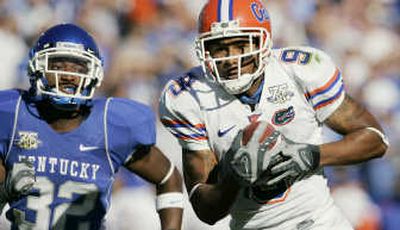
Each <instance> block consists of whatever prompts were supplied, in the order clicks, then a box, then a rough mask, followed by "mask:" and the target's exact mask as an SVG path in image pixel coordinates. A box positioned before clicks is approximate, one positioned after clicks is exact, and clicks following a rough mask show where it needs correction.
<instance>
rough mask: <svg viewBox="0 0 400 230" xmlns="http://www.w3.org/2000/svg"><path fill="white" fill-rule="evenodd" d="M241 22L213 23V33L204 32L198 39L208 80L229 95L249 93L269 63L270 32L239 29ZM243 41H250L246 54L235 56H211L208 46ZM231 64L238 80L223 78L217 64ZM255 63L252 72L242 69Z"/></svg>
mask: <svg viewBox="0 0 400 230" xmlns="http://www.w3.org/2000/svg"><path fill="white" fill-rule="evenodd" d="M238 25H239V23H238V21H230V22H221V23H213V24H212V27H211V32H206V33H202V34H201V35H200V36H199V38H198V39H197V40H196V52H197V55H198V58H199V60H200V62H201V65H202V67H203V71H204V72H205V73H206V76H207V78H208V79H210V80H212V81H215V82H217V83H219V84H220V85H221V86H222V87H223V88H224V89H225V90H226V91H227V92H228V93H230V94H240V93H243V92H245V91H246V90H248V89H249V88H250V87H251V85H252V84H253V82H254V81H255V80H256V79H257V78H258V77H260V76H261V75H262V73H263V70H264V68H265V66H266V64H267V57H268V56H269V54H270V50H271V46H272V42H271V39H270V34H269V33H268V31H267V30H266V29H264V28H262V27H255V28H252V27H239V26H238ZM230 38H243V39H247V40H248V42H249V46H248V47H249V48H250V49H248V50H246V52H243V53H241V54H236V55H232V56H229V55H228V56H224V57H212V56H211V55H210V52H209V50H208V44H209V43H211V42H214V41H217V40H221V39H230ZM225 61H232V62H236V63H237V70H236V71H234V72H236V73H237V77H235V78H234V79H233V78H232V77H231V76H223V75H224V74H223V73H221V71H219V70H218V67H217V66H218V64H219V63H222V62H225ZM250 64H254V65H256V68H255V70H254V71H253V72H251V73H244V72H243V68H245V67H246V66H247V65H250Z"/></svg>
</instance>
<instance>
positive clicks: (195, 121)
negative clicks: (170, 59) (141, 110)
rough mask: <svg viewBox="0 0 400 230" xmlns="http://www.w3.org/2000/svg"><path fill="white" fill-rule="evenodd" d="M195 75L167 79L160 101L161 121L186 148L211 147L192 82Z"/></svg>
mask: <svg viewBox="0 0 400 230" xmlns="http://www.w3.org/2000/svg"><path fill="white" fill-rule="evenodd" d="M195 78H196V76H195V75H194V74H193V73H189V74H186V75H184V76H183V77H180V78H179V79H177V80H171V81H169V82H168V83H167V84H166V86H165V87H164V90H163V92H162V95H161V98H160V104H159V113H160V120H161V122H162V124H163V125H164V126H165V127H166V128H167V130H168V131H169V132H171V133H172V134H173V135H174V136H175V137H176V138H178V141H179V143H180V145H181V146H182V147H183V148H185V149H189V150H194V151H195V150H202V149H210V147H209V143H208V136H207V132H206V127H205V122H204V120H203V118H202V116H201V110H200V106H199V103H198V102H197V101H196V97H195V92H194V91H193V89H192V88H191V84H193V83H194V81H196V79H195Z"/></svg>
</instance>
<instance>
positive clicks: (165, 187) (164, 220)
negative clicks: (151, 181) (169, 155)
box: [157, 168, 183, 230]
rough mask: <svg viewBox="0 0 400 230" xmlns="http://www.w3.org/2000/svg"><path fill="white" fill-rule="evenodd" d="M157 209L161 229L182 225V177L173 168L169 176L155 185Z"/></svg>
mask: <svg viewBox="0 0 400 230" xmlns="http://www.w3.org/2000/svg"><path fill="white" fill-rule="evenodd" d="M157 211H158V214H159V217H160V221H161V229H163V230H179V229H181V227H182V226H181V225H182V213H183V194H182V178H181V176H180V174H179V172H178V170H177V169H176V168H175V169H174V172H173V174H172V175H171V177H170V178H169V179H168V180H167V181H166V182H165V183H164V184H162V185H157Z"/></svg>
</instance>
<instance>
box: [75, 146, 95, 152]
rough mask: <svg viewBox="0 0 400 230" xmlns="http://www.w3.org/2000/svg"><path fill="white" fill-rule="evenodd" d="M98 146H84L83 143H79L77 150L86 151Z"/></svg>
mask: <svg viewBox="0 0 400 230" xmlns="http://www.w3.org/2000/svg"><path fill="white" fill-rule="evenodd" d="M98 148H99V147H97V146H85V145H83V144H80V145H79V150H80V151H81V152H86V151H92V150H96V149H98Z"/></svg>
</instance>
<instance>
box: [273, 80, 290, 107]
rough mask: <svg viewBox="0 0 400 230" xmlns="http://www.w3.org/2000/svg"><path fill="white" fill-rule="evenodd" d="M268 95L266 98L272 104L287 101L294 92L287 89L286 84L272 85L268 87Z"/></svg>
mask: <svg viewBox="0 0 400 230" xmlns="http://www.w3.org/2000/svg"><path fill="white" fill-rule="evenodd" d="M268 90H269V94H270V96H269V97H268V98H267V100H268V101H269V102H271V103H274V104H283V103H285V102H286V101H289V100H290V99H291V98H292V97H293V96H294V93H293V92H292V91H290V90H289V86H288V85H287V84H280V85H274V86H271V87H269V88H268Z"/></svg>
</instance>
